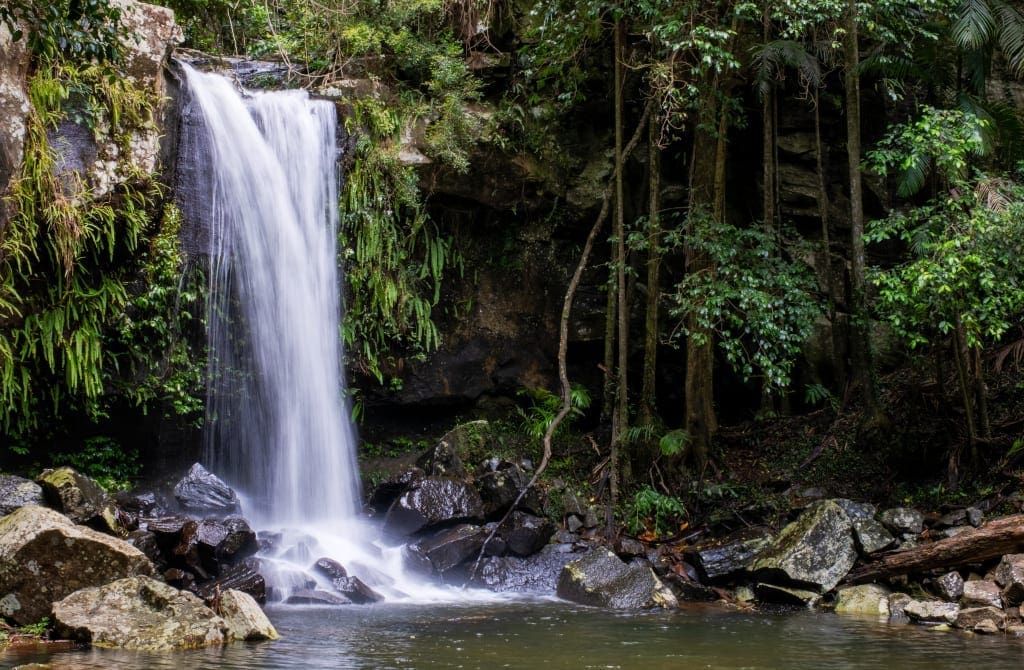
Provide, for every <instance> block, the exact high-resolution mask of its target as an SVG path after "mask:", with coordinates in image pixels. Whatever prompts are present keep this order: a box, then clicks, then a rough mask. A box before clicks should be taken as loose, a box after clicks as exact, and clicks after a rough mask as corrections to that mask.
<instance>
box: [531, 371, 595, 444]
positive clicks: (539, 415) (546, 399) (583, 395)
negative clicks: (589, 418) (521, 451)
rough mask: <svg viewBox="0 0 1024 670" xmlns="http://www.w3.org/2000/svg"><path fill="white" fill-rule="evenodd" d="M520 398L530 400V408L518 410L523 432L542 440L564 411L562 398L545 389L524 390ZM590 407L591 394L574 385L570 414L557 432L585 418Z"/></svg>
mask: <svg viewBox="0 0 1024 670" xmlns="http://www.w3.org/2000/svg"><path fill="white" fill-rule="evenodd" d="M517 395H518V396H520V397H523V398H528V399H529V401H530V406H529V407H527V408H526V409H523V408H522V407H520V408H517V411H518V412H519V416H521V417H522V418H523V423H522V430H523V432H524V433H526V434H527V435H529V436H530V437H532V438H534V439H537V440H539V439H541V438H543V437H544V435H545V434H546V433H547V430H548V427H549V426H550V425H551V422H553V421H554V420H555V415H556V414H558V412H559V411H560V410H561V409H562V397H561V396H560V395H556V394H554V393H552V392H551V391H548V390H547V389H545V388H535V389H529V388H528V389H522V390H520V391H519V392H518V393H517ZM588 407H590V392H589V391H587V389H586V387H584V386H582V385H580V384H573V385H572V390H571V391H570V394H569V414H568V415H567V416H566V417H565V419H566V420H565V421H563V422H562V423H561V424H559V426H558V429H557V430H556V431H555V432H556V434H558V431H559V430H562V429H563V428H566V427H568V426H569V425H571V424H572V421H573V420H574V419H577V418H579V417H581V416H583V412H584V411H585V410H586V409H587V408H588Z"/></svg>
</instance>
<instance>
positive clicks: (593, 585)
mask: <svg viewBox="0 0 1024 670" xmlns="http://www.w3.org/2000/svg"><path fill="white" fill-rule="evenodd" d="M557 593H558V597H559V598H565V599H566V600H570V601H572V602H575V603H580V604H581V605H593V606H596V607H608V608H611V609H645V608H651V607H665V608H669V607H677V606H678V602H677V601H676V597H675V595H673V594H672V591H671V590H669V588H668V587H667V586H665V584H663V583H662V581H661V580H660V579H658V578H657V576H655V574H654V572H653V571H652V570H651V569H650V568H648V567H646V566H643V565H638V564H631V563H626V562H624V561H623V560H622V559H620V558H619V557H618V556H616V555H615V554H614V553H612V552H611V551H609V550H608V549H604V548H597V549H592V550H591V551H589V552H587V553H586V554H584V555H583V556H581V557H580V558H577V559H576V560H574V561H571V562H569V563H566V564H565V566H564V567H563V568H562V572H561V574H560V575H559V577H558V589H557Z"/></svg>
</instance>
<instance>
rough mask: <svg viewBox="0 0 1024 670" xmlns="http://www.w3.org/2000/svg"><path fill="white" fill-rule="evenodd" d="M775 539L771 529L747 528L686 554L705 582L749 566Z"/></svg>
mask: <svg viewBox="0 0 1024 670" xmlns="http://www.w3.org/2000/svg"><path fill="white" fill-rule="evenodd" d="M771 542H772V535H771V533H770V532H768V530H767V529H765V528H747V529H743V530H740V531H737V532H736V533H732V534H731V535H728V536H726V537H724V538H721V539H718V540H713V541H711V542H705V543H702V544H699V545H697V546H695V547H693V548H692V549H688V550H687V551H686V557H687V559H688V560H690V561H691V562H692V563H693V565H694V566H695V567H696V568H697V570H698V571H699V573H700V576H701V579H702V580H703V581H708V580H715V579H719V578H722V577H726V576H727V575H731V574H734V573H737V572H740V571H741V570H744V569H746V567H747V566H748V565H750V563H751V561H753V560H754V558H756V557H757V556H758V555H759V554H760V553H761V552H762V551H764V550H765V549H766V548H767V547H768V546H769V545H770V544H771Z"/></svg>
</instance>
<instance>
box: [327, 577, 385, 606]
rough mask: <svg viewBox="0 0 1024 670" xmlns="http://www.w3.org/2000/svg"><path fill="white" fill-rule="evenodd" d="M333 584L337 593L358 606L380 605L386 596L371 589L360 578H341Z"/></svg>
mask: <svg viewBox="0 0 1024 670" xmlns="http://www.w3.org/2000/svg"><path fill="white" fill-rule="evenodd" d="M331 583H332V584H333V585H334V590H335V591H337V592H338V593H340V594H341V595H343V596H345V597H346V598H348V599H349V600H350V601H351V602H353V603H355V604H357V605H365V604H368V603H378V602H380V601H382V600H384V596H382V595H381V594H379V593H377V592H376V591H374V590H373V589H371V588H370V587H369V586H367V585H366V584H365V583H364V582H363V580H361V579H359V578H358V577H340V578H338V579H335V580H333V581H332V582H331Z"/></svg>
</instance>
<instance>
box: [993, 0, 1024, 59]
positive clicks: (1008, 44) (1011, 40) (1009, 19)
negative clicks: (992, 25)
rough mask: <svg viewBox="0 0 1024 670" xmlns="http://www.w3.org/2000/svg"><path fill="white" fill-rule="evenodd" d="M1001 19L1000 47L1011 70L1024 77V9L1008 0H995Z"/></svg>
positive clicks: (997, 12)
mask: <svg viewBox="0 0 1024 670" xmlns="http://www.w3.org/2000/svg"><path fill="white" fill-rule="evenodd" d="M994 2H995V7H996V15H997V16H998V20H999V48H1000V50H1001V51H1002V52H1003V56H1004V57H1005V58H1006V63H1007V65H1008V66H1009V68H1010V71H1011V72H1012V73H1013V75H1014V76H1016V77H1024V11H1022V10H1021V8H1020V7H1018V6H1016V5H1014V4H1013V3H1010V2H1007V1H1006V0H994Z"/></svg>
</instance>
